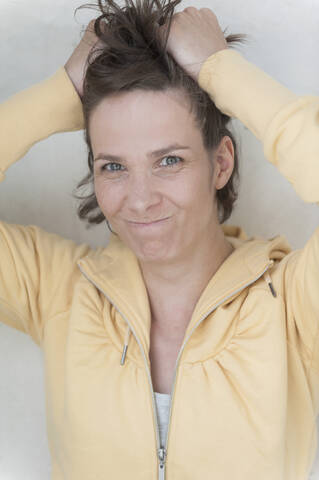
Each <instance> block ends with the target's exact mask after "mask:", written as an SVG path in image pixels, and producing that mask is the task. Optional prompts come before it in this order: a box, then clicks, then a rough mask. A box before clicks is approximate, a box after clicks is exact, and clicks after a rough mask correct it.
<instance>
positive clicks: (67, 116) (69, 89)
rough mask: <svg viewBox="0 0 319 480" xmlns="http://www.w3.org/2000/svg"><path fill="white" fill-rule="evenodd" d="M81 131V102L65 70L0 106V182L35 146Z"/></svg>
mask: <svg viewBox="0 0 319 480" xmlns="http://www.w3.org/2000/svg"><path fill="white" fill-rule="evenodd" d="M81 128H83V113H82V104H81V100H80V98H79V96H78V94H77V92H76V90H75V89H74V86H73V84H72V82H71V80H70V79H69V77H68V75H67V73H66V71H65V69H64V68H63V67H61V68H60V69H59V70H57V72H56V73H55V74H54V75H52V76H51V77H49V78H47V79H46V80H44V81H43V82H40V83H37V84H35V85H33V86H32V87H30V88H27V89H26V90H23V91H21V92H19V93H17V94H16V95H14V96H12V97H11V98H9V99H8V100H7V101H6V102H4V103H3V104H2V105H0V181H1V180H3V178H4V172H5V171H6V170H7V169H8V168H9V166H10V165H12V164H13V163H14V162H16V161H17V160H19V158H21V157H22V156H23V155H25V154H26V153H27V151H28V150H29V149H30V148H31V147H32V145H34V144H35V143H37V142H39V141H40V140H43V139H44V138H47V137H49V136H50V135H52V134H54V133H58V132H65V131H74V130H79V129H81Z"/></svg>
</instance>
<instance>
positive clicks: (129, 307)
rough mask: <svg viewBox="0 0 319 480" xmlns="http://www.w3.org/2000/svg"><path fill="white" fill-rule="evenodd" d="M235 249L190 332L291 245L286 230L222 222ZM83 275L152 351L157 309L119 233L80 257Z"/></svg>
mask: <svg viewBox="0 0 319 480" xmlns="http://www.w3.org/2000/svg"><path fill="white" fill-rule="evenodd" d="M222 228H223V231H224V234H225V235H226V237H227V240H228V241H229V242H230V243H231V244H232V245H233V247H234V249H235V250H234V251H233V252H232V253H231V255H229V257H227V259H226V260H225V261H224V262H223V263H222V265H221V266H220V267H219V269H218V270H217V271H216V272H215V274H214V275H213V277H212V278H211V280H210V281H209V283H208V284H207V286H206V288H205V290H204V291H203V292H202V295H201V297H200V299H199V301H198V302H197V305H196V307H195V310H194V312H193V316H192V319H191V321H190V323H189V325H188V328H187V331H186V335H188V333H189V332H190V331H191V330H192V329H193V327H194V326H195V325H196V324H197V322H198V321H199V320H200V319H201V318H204V317H205V316H206V315H208V314H209V312H210V311H212V309H213V308H214V306H215V305H218V304H221V303H223V304H226V303H229V302H231V301H232V300H233V299H234V298H236V296H237V295H239V293H240V292H241V291H242V290H243V289H244V288H245V287H246V286H248V285H249V284H251V283H254V281H255V280H257V279H258V278H259V277H260V276H262V275H263V274H264V273H265V271H266V270H267V268H269V267H271V266H272V264H273V263H274V262H275V261H279V260H281V259H282V258H283V257H284V256H285V255H286V254H287V253H289V252H290V251H291V248H290V246H289V244H288V242H287V241H286V238H285V237H284V236H282V235H278V236H276V237H273V238H271V239H268V240H265V239H262V238H261V237H250V238H249V237H247V235H246V233H245V232H244V231H243V230H242V228H240V227H238V226H231V225H222ZM78 266H79V268H80V270H81V272H82V273H83V275H84V276H85V277H86V278H87V279H88V280H89V281H90V282H91V283H93V284H94V285H95V286H96V287H97V288H98V289H99V290H100V291H101V292H102V293H104V295H105V296H106V297H107V298H108V300H109V301H110V302H111V303H112V304H113V305H114V306H115V308H116V309H117V310H118V311H119V312H120V314H121V315H122V316H123V317H124V318H125V320H126V321H127V322H128V324H129V326H130V327H131V329H132V331H133V332H134V333H135V334H136V335H137V336H138V337H139V339H140V341H141V344H142V346H143V348H144V351H145V352H148V351H149V337H150V326H151V314H150V307H149V300H148V294H147V290H146V287H145V284H144V281H143V276H142V272H141V269H140V266H139V263H138V260H137V258H136V256H135V255H134V253H133V252H132V251H131V250H130V249H129V248H128V247H126V246H125V245H124V244H123V242H122V241H121V240H120V239H119V237H118V236H117V235H114V234H111V236H110V241H109V244H108V245H107V247H105V248H98V249H96V250H92V251H91V252H90V253H89V255H87V256H86V257H83V258H82V259H80V260H79V261H78Z"/></svg>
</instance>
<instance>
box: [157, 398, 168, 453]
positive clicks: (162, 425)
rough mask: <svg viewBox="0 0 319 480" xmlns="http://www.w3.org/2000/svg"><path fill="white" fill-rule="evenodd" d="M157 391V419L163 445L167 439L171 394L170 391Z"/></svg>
mask: <svg viewBox="0 0 319 480" xmlns="http://www.w3.org/2000/svg"><path fill="white" fill-rule="evenodd" d="M154 393H155V401H156V410H157V420H158V426H159V431H160V439H161V447H163V446H164V442H165V440H166V434H167V427H168V416H169V407H170V401H171V396H170V395H169V394H168V393H158V392H154Z"/></svg>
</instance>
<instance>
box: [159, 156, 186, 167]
mask: <svg viewBox="0 0 319 480" xmlns="http://www.w3.org/2000/svg"><path fill="white" fill-rule="evenodd" d="M163 160H168V161H166V165H164V167H174V165H176V164H177V163H180V162H181V161H182V159H181V158H180V157H174V156H168V157H164V158H163V159H162V162H163ZM176 160H177V161H176ZM162 162H161V163H162Z"/></svg>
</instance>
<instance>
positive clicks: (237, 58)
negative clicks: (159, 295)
mask: <svg viewBox="0 0 319 480" xmlns="http://www.w3.org/2000/svg"><path fill="white" fill-rule="evenodd" d="M199 83H200V85H201V86H202V88H204V89H205V90H206V91H207V92H208V93H209V94H210V95H211V97H212V99H213V100H214V101H215V102H216V104H217V106H218V107H219V108H220V109H221V110H222V111H224V113H227V114H229V115H231V116H233V117H236V118H238V119H239V120H241V121H242V122H243V123H244V124H245V125H246V126H247V127H248V128H249V129H250V130H251V131H252V132H253V133H254V134H255V135H256V136H257V138H259V139H260V141H262V143H263V147H264V152H265V156H266V158H267V160H268V161H270V162H271V163H273V164H274V165H275V166H276V167H277V168H278V170H279V171H280V172H281V173H282V174H283V175H284V176H285V177H286V178H287V180H288V181H290V182H291V183H292V185H293V187H294V188H295V190H296V192H297V193H298V194H299V195H300V197H301V198H302V199H303V200H304V201H305V202H316V203H317V204H318V202H319V97H316V96H311V95H307V96H302V97H298V96H296V95H295V94H293V93H292V92H290V91H289V90H287V89H286V88H285V87H284V86H282V85H281V84H279V83H278V82H276V81H275V80H274V79H272V78H271V77H269V76H268V75H266V74H265V73H264V72H263V71H262V70H260V69H258V68H257V67H255V66H254V65H252V64H251V63H250V62H248V61H247V60H246V59H245V58H244V57H243V56H242V55H241V54H240V53H238V52H236V51H234V50H231V49H227V50H223V51H221V52H218V53H216V54H214V55H212V56H211V57H210V58H209V59H208V60H207V61H206V62H205V64H204V65H203V66H202V69H201V72H200V77H199ZM17 122H18V123H17ZM17 124H18V126H19V128H16V125H17ZM82 125H83V117H82V111H81V103H80V100H79V97H78V96H77V94H76V92H75V90H74V88H73V86H72V83H71V81H70V80H69V78H68V76H67V75H66V72H65V71H64V69H63V68H61V69H59V70H58V71H57V72H56V73H55V74H54V75H53V76H52V77H50V79H47V80H46V81H44V82H42V83H40V84H38V85H36V86H34V87H31V88H30V89H27V90H25V91H24V92H21V93H19V94H18V95H16V96H14V97H12V98H11V99H10V100H8V102H6V103H5V104H4V105H3V106H1V107H0V135H1V141H0V149H1V155H0V169H1V171H2V173H3V174H4V172H5V170H6V169H7V168H8V167H9V166H10V165H11V164H12V163H13V162H15V161H17V160H18V159H19V158H20V157H21V155H23V154H24V153H25V152H26V151H27V150H28V149H29V148H30V147H31V145H32V144H34V143H35V142H36V141H39V140H41V139H43V138H46V137H48V136H49V135H51V134H53V133H56V132H58V131H65V130H75V129H78V128H81V126H82ZM316 172H317V173H316ZM3 176H4V175H3ZM223 228H224V232H225V234H226V235H227V238H228V239H229V241H230V242H231V243H232V244H233V246H234V247H235V250H234V252H233V253H232V254H231V255H230V256H229V257H228V258H227V260H226V261H225V262H224V263H223V264H222V265H221V267H220V268H219V269H218V271H217V272H216V273H215V275H214V276H213V277H212V278H211V280H210V282H209V283H208V285H207V287H206V289H205V291H204V292H203V293H202V295H201V298H200V299H199V301H198V304H197V305H196V308H195V310H194V313H193V316H192V319H191V321H190V324H189V326H188V328H187V331H186V334H185V339H184V343H183V346H182V348H181V351H180V355H179V358H178V362H177V368H176V376H175V381H174V386H173V390H172V405H171V407H172V408H171V419H170V425H169V431H168V443H167V458H166V480H186V479H189V480H204V479H205V480H206V479H210V478H216V479H219V480H229V479H236V480H256V479H257V478H258V480H270V479H271V480H303V479H305V480H306V479H307V477H308V473H309V470H310V467H311V463H312V460H313V458H314V454H315V449H316V425H315V420H316V415H317V412H318V404H319V378H318V376H319V345H318V342H319V335H318V332H319V330H318V326H319V295H318V292H319V227H318V228H316V230H315V231H314V232H313V234H312V236H311V237H310V238H309V240H308V241H307V243H306V245H305V246H304V248H302V249H298V250H295V251H291V248H290V247H289V244H288V243H287V241H286V239H285V237H284V236H281V235H278V236H277V237H274V238H272V239H262V238H259V237H251V238H248V237H247V235H246V234H245V232H244V231H243V230H242V229H241V228H240V227H237V226H224V227H223ZM0 254H1V262H0V320H1V321H3V322H4V323H6V324H7V325H10V326H12V327H14V328H17V329H19V330H21V331H24V332H26V333H28V334H29V335H31V337H32V338H33V340H34V341H35V342H36V343H37V344H38V345H39V346H40V347H41V348H42V349H43V352H44V359H45V373H46V375H45V382H46V407H47V427H48V438H49V446H50V452H51V455H52V479H53V480H62V479H63V480H88V479H102V478H103V479H105V478H112V479H123V480H124V479H126V478H130V479H136V480H150V479H154V480H155V479H157V478H158V464H159V460H158V456H157V448H158V447H159V445H158V444H157V430H156V412H155V403H154V398H153V392H152V387H151V377H150V361H149V355H148V352H149V346H150V339H149V334H150V322H151V320H150V308H149V303H148V297H147V292H146V289H145V285H144V283H143V279H142V275H141V272H140V269H139V265H138V262H137V259H136V257H135V255H134V254H133V252H132V251H130V250H129V249H128V248H127V247H126V246H125V245H124V244H123V243H122V242H121V241H120V240H119V238H117V237H116V236H115V235H112V236H111V240H110V242H109V245H108V246H107V247H106V248H98V249H92V248H90V247H89V246H88V245H85V244H82V245H77V244H75V243H74V242H72V241H70V240H66V239H63V238H60V237H59V236H57V235H54V234H51V233H47V232H45V231H43V230H42V229H40V228H39V227H36V226H33V225H32V226H19V225H13V224H8V223H5V222H1V223H0ZM269 282H271V286H269ZM271 287H272V288H273V289H274V292H275V295H274V293H273V292H272V291H271ZM128 332H132V334H131V335H130V336H128ZM125 340H127V342H125ZM125 343H127V344H128V348H127V353H126V357H125V361H124V363H123V365H122V364H121V357H122V351H123V346H124V344H125Z"/></svg>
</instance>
